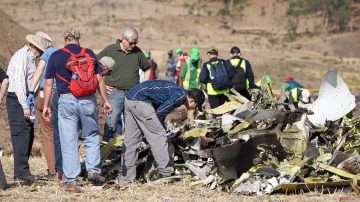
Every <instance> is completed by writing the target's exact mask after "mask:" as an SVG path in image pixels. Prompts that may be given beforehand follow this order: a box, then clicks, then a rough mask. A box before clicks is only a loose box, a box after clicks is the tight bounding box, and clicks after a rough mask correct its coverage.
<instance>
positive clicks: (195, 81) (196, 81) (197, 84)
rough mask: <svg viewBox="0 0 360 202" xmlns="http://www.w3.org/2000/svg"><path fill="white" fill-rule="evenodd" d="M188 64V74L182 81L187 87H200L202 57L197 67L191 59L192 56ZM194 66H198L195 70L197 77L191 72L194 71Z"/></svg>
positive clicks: (188, 59) (187, 60)
mask: <svg viewBox="0 0 360 202" xmlns="http://www.w3.org/2000/svg"><path fill="white" fill-rule="evenodd" d="M186 65H187V69H186V75H185V78H184V80H183V82H182V84H183V87H184V88H185V89H189V88H190V87H191V88H197V89H199V88H200V81H199V78H200V71H201V59H199V61H198V65H197V67H194V66H193V65H192V62H191V61H190V58H187V59H186ZM194 68H196V71H195V73H196V75H195V78H194V77H193V78H191V72H194ZM190 83H192V84H193V85H190ZM194 84H195V85H194Z"/></svg>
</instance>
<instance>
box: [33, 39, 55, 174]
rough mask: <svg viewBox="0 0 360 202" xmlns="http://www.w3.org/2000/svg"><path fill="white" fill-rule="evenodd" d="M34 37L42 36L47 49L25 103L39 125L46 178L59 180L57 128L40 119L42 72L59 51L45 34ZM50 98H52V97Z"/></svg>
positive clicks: (42, 98) (41, 58)
mask: <svg viewBox="0 0 360 202" xmlns="http://www.w3.org/2000/svg"><path fill="white" fill-rule="evenodd" d="M35 35H39V36H44V38H45V39H46V42H47V48H46V49H45V51H44V54H42V55H41V57H40V61H39V64H38V66H37V67H36V71H35V73H34V77H33V79H32V82H31V86H30V88H29V94H28V97H27V102H28V104H29V106H30V107H35V109H36V117H37V120H39V121H38V123H40V129H41V135H39V136H38V137H40V142H41V147H42V150H43V154H44V156H45V159H46V163H47V166H48V175H47V176H46V177H48V178H50V179H54V178H55V175H56V176H57V179H56V178H55V179H56V180H61V175H62V164H61V161H59V162H58V163H57V164H60V166H59V165H57V166H56V162H57V161H56V160H55V159H56V158H55V156H57V157H58V159H59V154H56V153H55V151H58V153H61V148H57V147H60V145H59V144H60V141H59V142H55V141H54V140H55V139H56V138H57V139H58V138H59V136H58V135H59V134H58V133H57V134H54V131H58V130H55V127H57V126H56V125H55V124H53V121H50V122H48V121H46V120H45V119H44V118H43V117H42V110H43V108H44V82H45V79H44V75H45V74H44V72H45V69H46V64H47V62H48V60H49V58H50V55H51V54H52V53H53V52H55V51H57V50H59V49H58V48H55V47H54V46H55V42H54V41H53V40H52V39H51V37H50V36H49V35H47V34H46V33H43V32H37V33H36V34H35ZM39 81H40V83H39ZM38 84H39V88H38V92H37V93H36V92H35V91H36V88H37V86H38ZM54 89H55V91H56V85H54ZM35 94H37V97H36V102H35ZM51 96H52V97H53V95H51ZM51 107H52V110H53V112H54V107H53V104H52V105H51ZM56 117H57V116H56ZM56 123H57V120H56ZM60 158H61V154H60ZM56 168H58V169H56Z"/></svg>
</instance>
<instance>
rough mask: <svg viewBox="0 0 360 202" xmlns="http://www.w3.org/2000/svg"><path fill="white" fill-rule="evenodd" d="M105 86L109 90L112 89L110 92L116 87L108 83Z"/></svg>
mask: <svg viewBox="0 0 360 202" xmlns="http://www.w3.org/2000/svg"><path fill="white" fill-rule="evenodd" d="M105 88H106V90H107V91H110V92H111V91H113V90H114V87H112V86H108V85H105Z"/></svg>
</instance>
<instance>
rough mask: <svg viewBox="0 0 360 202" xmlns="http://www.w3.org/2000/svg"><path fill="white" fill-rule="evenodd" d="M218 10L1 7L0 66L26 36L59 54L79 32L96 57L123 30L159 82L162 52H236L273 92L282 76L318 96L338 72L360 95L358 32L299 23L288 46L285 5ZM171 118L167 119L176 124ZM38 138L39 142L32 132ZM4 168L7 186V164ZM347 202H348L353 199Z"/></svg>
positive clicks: (178, 194)
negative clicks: (145, 54) (41, 35)
mask: <svg viewBox="0 0 360 202" xmlns="http://www.w3.org/2000/svg"><path fill="white" fill-rule="evenodd" d="M221 8H223V5H222V4H221V3H217V2H214V1H197V0H188V1H186V2H185V1H180V0H174V1H168V0H131V1H130V0H123V1H117V0H78V1H71V0H63V1H55V0H22V1H14V0H1V3H0V27H1V29H0V66H1V67H2V68H4V69H6V68H7V65H8V62H9V60H10V58H11V56H12V54H13V53H14V52H15V51H17V50H18V49H19V48H20V47H22V46H23V45H25V44H26V41H25V36H26V35H27V34H28V33H30V32H32V33H35V32H37V31H44V32H47V33H48V34H49V35H50V36H51V37H52V38H54V39H55V40H56V42H57V46H58V47H62V46H63V39H62V34H63V32H64V30H65V29H67V28H68V27H71V26H77V27H78V28H79V29H80V31H81V37H82V39H81V45H82V46H84V47H87V48H91V49H93V50H94V51H95V52H99V51H101V50H102V49H103V48H104V47H105V46H106V45H108V44H110V43H114V42H115V40H116V39H117V38H118V37H119V35H120V32H121V30H122V29H123V28H125V27H127V26H133V27H135V28H137V29H138V31H139V34H140V39H139V41H140V43H139V47H140V48H142V49H143V50H145V49H146V48H151V50H152V55H153V57H154V59H155V60H156V61H157V62H158V64H159V67H160V76H161V78H165V64H166V59H167V54H166V52H167V50H168V49H175V48H177V47H181V48H183V49H184V50H189V49H190V48H191V47H199V48H200V49H201V53H202V57H203V60H204V61H206V60H207V56H206V54H205V53H206V49H207V48H209V47H210V46H212V45H215V46H216V47H217V48H218V49H219V50H220V57H222V58H228V57H230V55H229V49H230V48H231V47H232V46H234V45H236V46H239V47H240V49H241V50H242V54H243V56H244V57H245V58H247V59H248V60H250V62H251V64H252V67H253V70H254V72H255V78H256V80H257V79H259V78H261V76H262V75H263V74H264V73H269V74H270V75H271V76H272V78H273V81H274V84H273V86H274V88H278V87H279V86H280V84H281V81H282V79H283V78H284V76H286V75H288V74H290V75H292V76H294V78H295V79H296V80H298V81H299V82H300V83H302V84H303V85H304V86H306V87H308V88H319V87H320V84H321V78H322V77H323V75H324V74H325V73H326V71H327V70H329V69H331V68H337V69H338V71H339V72H340V75H341V76H342V77H343V79H344V80H345V82H346V83H347V84H348V85H349V86H350V88H351V89H352V92H353V93H354V94H357V95H358V94H359V92H360V90H359V88H360V71H359V66H360V59H359V58H360V49H359V48H360V46H359V45H358V44H359V42H360V32H359V31H354V32H351V33H336V34H330V35H329V36H322V35H320V34H313V35H311V36H310V35H305V34H304V33H306V30H313V29H314V27H316V25H318V24H319V23H320V21H319V19H318V18H315V17H313V18H302V19H300V20H299V22H298V32H299V33H300V35H299V36H298V37H297V38H296V40H295V41H294V42H289V40H287V37H286V35H287V31H286V23H287V19H286V9H287V1H278V0H267V1H248V3H247V4H246V6H245V9H244V10H243V11H240V10H232V13H233V15H234V16H233V17H230V16H220V15H218V13H219V10H220V9H221ZM359 25H360V22H356V23H355V27H357V28H359ZM355 30H356V29H355ZM99 103H100V102H99ZM178 113H179V116H180V115H183V113H182V112H178ZM174 116H175V117H172V118H175V119H176V118H177V117H176V115H174ZM103 122H104V117H103V114H101V115H100V124H101V126H100V128H103ZM101 132H102V131H101ZM36 133H37V134H36V135H40V134H39V133H40V132H39V131H38V130H37V131H36ZM9 137H10V134H9V126H8V121H7V115H6V109H5V105H0V147H8V146H9V145H10V143H9ZM2 160H3V166H4V167H5V172H6V174H7V178H8V179H10V183H11V179H12V158H9V157H5V158H3V159H2ZM30 161H31V170H32V171H33V172H34V173H35V174H45V173H46V164H45V160H44V159H42V158H31V160H30ZM342 195H347V194H343V193H336V194H330V195H324V194H321V193H319V192H312V193H309V194H302V195H291V196H283V195H275V196H270V197H268V196H266V197H245V196H238V195H234V194H228V193H224V192H221V191H217V190H215V191H211V190H209V189H208V188H204V187H196V188H193V189H191V188H189V186H188V182H187V181H183V182H179V183H176V184H174V185H166V186H164V185H160V186H150V185H138V186H136V187H134V188H132V189H129V190H126V191H124V192H118V191H104V190H99V189H98V188H92V187H89V189H87V194H65V193H64V192H63V190H62V189H61V188H59V185H58V184H56V183H49V184H44V185H36V186H33V187H26V186H25V187H22V186H18V185H13V188H11V189H10V191H6V192H0V200H1V201H14V200H20V201H25V200H29V199H31V200H37V199H38V200H42V199H45V200H51V201H59V200H61V201H70V200H71V201H73V200H86V201H95V200H96V201H98V200H101V201H107V200H121V201H133V200H144V201H160V200H161V201H163V200H164V201H167V200H175V201H203V200H206V201H229V200H235V201H245V200H246V201H248V200H251V201H259V200H266V201H290V200H291V201H292V200H294V201H320V200H329V201H337V200H339V197H340V196H342ZM349 196H350V200H354V201H355V200H356V199H359V198H356V197H355V196H354V195H351V194H350V195H349Z"/></svg>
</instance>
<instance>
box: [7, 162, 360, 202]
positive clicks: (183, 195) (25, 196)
mask: <svg viewBox="0 0 360 202" xmlns="http://www.w3.org/2000/svg"><path fill="white" fill-rule="evenodd" d="M12 163H13V161H12V159H11V158H3V159H2V164H3V165H5V166H4V167H5V168H4V170H5V173H6V176H7V179H9V183H10V185H11V188H10V189H9V190H7V191H0V201H9V202H10V201H199V202H200V201H216V202H221V201H272V202H279V201H294V202H297V201H299V202H300V201H324V200H325V201H339V200H340V199H341V198H346V201H358V200H359V199H360V197H359V196H356V195H355V194H354V193H345V192H343V191H341V190H339V191H338V192H336V193H333V194H322V192H321V190H319V191H317V192H311V193H299V194H296V195H294V194H292V195H271V196H257V197H251V196H241V195H237V194H231V193H226V192H223V191H221V190H210V188H209V187H202V186H195V187H190V186H189V183H190V180H189V179H184V180H182V181H179V182H175V183H172V184H155V185H148V184H135V185H133V186H131V187H130V188H129V189H126V190H122V191H120V190H114V189H108V190H102V189H101V188H100V187H96V186H90V185H86V186H85V187H84V191H85V193H80V194H74V193H67V192H65V191H64V190H63V189H61V187H60V185H59V184H58V183H56V182H41V181H39V182H37V183H35V184H34V185H33V186H31V187H29V186H21V185H18V184H14V183H13V182H12V180H11V177H12V166H11V164H12ZM30 167H31V168H32V170H33V173H34V174H44V173H45V172H46V164H45V160H44V159H42V158H31V159H30Z"/></svg>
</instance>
